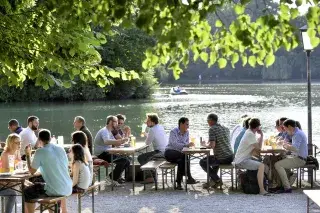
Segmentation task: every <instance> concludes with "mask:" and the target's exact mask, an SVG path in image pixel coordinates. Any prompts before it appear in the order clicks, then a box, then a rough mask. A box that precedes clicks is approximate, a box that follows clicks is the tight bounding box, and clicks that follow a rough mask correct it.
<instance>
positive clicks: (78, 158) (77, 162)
mask: <svg viewBox="0 0 320 213" xmlns="http://www.w3.org/2000/svg"><path fill="white" fill-rule="evenodd" d="M70 154H71V158H72V167H71V174H72V187H73V188H72V192H73V193H83V192H84V191H85V190H86V189H88V187H89V186H90V184H91V182H90V179H91V178H90V170H89V166H88V163H87V162H86V160H85V155H84V149H83V147H82V146H81V145H80V144H75V145H73V146H72V148H71V153H70Z"/></svg>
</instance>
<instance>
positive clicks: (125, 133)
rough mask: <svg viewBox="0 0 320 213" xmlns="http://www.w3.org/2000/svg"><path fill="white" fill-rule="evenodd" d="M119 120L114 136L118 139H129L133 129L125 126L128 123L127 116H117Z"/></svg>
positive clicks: (113, 132)
mask: <svg viewBox="0 0 320 213" xmlns="http://www.w3.org/2000/svg"><path fill="white" fill-rule="evenodd" d="M116 117H117V118H118V125H117V127H116V128H115V129H114V130H113V131H112V134H113V136H114V137H115V138H116V139H121V138H126V137H127V138H128V137H130V135H131V128H130V127H129V126H126V125H124V123H125V121H126V116H125V115H122V114H118V115H116Z"/></svg>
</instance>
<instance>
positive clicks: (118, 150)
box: [107, 143, 149, 194]
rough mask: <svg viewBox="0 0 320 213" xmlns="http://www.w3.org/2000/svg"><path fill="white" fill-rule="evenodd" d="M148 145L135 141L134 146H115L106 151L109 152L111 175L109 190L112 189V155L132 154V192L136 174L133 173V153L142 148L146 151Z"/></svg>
mask: <svg viewBox="0 0 320 213" xmlns="http://www.w3.org/2000/svg"><path fill="white" fill-rule="evenodd" d="M148 147H149V145H146V144H145V143H136V146H134V147H115V148H111V149H108V150H107V152H108V153H110V154H111V169H112V173H111V174H112V175H111V176H112V177H111V182H112V184H111V190H113V166H114V165H113V155H115V154H118V155H123V156H130V155H131V156H132V159H131V162H132V192H133V194H134V192H135V190H134V187H135V182H136V175H135V165H134V160H135V159H134V158H135V153H137V152H141V151H142V150H145V151H147V148H148Z"/></svg>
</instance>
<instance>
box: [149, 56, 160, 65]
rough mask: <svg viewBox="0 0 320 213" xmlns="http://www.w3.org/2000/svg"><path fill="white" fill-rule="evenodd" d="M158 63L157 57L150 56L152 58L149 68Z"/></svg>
mask: <svg viewBox="0 0 320 213" xmlns="http://www.w3.org/2000/svg"><path fill="white" fill-rule="evenodd" d="M158 62H159V57H158V56H156V55H152V56H151V66H155V65H157V64H158Z"/></svg>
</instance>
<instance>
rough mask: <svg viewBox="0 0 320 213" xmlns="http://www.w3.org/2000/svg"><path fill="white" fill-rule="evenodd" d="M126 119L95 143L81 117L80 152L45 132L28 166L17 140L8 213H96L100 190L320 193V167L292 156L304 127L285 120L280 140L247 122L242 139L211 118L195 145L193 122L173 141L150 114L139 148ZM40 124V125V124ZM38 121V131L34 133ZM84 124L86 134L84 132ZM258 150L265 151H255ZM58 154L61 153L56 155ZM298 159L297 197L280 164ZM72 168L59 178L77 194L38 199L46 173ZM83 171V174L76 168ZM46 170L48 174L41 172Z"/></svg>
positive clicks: (5, 165) (6, 171)
mask: <svg viewBox="0 0 320 213" xmlns="http://www.w3.org/2000/svg"><path fill="white" fill-rule="evenodd" d="M121 116H122V115H121ZM121 116H118V117H120V119H119V118H118V117H117V116H108V117H107V119H106V126H105V127H103V128H102V129H100V130H99V131H98V133H97V134H96V136H95V137H94V139H93V138H92V137H91V139H89V138H90V136H89V137H87V136H86V135H85V132H86V131H85V132H82V131H79V130H80V129H83V126H84V124H85V122H84V119H83V118H82V117H81V116H77V117H76V118H75V122H74V125H75V129H76V131H75V132H74V133H72V135H71V137H72V144H65V143H64V140H63V138H64V137H63V136H58V140H57V139H56V138H55V136H51V133H50V131H49V130H46V129H42V130H40V131H39V133H38V138H37V141H38V142H40V146H38V147H36V146H34V147H31V144H30V145H28V146H27V147H26V148H25V150H23V152H21V153H23V155H22V156H21V158H20V153H19V150H21V149H20V148H21V146H23V145H22V144H23V134H19V135H18V134H16V133H12V134H10V135H9V136H8V138H7V141H6V143H2V144H1V149H0V151H1V152H2V155H1V156H2V158H1V161H0V162H1V166H0V168H1V171H0V193H2V192H3V193H2V194H0V196H1V211H2V212H13V211H14V210H15V211H17V206H19V209H20V208H21V212H23V213H25V212H27V213H30V212H33V211H30V209H31V208H30V203H31V204H32V205H34V204H36V203H37V205H36V206H34V207H35V208H36V209H37V210H39V211H40V212H44V211H45V210H52V211H54V212H60V211H61V212H62V213H65V212H70V210H69V211H68V210H67V207H66V206H67V205H66V203H67V200H68V199H70V197H71V196H76V197H77V198H76V199H77V203H78V205H77V212H81V211H82V199H91V210H92V212H94V211H95V196H99V191H100V190H108V189H110V191H111V192H112V191H119V190H121V187H122V186H124V185H127V186H130V185H131V184H132V188H131V187H130V188H131V191H130V194H131V195H132V196H134V195H136V194H141V193H144V191H152V190H154V191H157V190H158V188H159V185H161V186H162V190H184V191H185V192H188V191H194V190H195V187H196V188H199V186H200V185H201V187H200V188H201V190H203V192H204V193H205V192H207V193H210V191H212V190H213V191H216V190H218V191H219V190H223V191H225V190H227V191H228V192H229V193H232V192H239V191H242V192H244V193H247V194H260V195H264V196H270V195H271V196H272V194H273V193H276V194H279V193H291V190H292V189H291V187H293V185H294V183H295V186H296V187H295V189H298V188H302V187H304V188H305V187H310V189H313V187H314V183H315V182H316V171H317V169H318V166H317V165H316V164H314V162H311V163H310V162H307V158H304V157H301V155H303V154H301V153H302V152H299V150H298V153H299V154H298V155H292V153H294V152H297V150H295V149H293V148H291V147H293V146H295V143H296V141H295V140H296V138H295V134H297V132H299V134H303V133H302V131H300V130H299V128H298V127H296V122H295V121H292V120H290V119H287V118H285V119H282V121H280V120H281V119H277V123H276V124H277V125H278V126H277V128H278V129H279V130H281V131H282V130H285V131H282V132H280V133H281V134H280V133H279V134H278V135H270V136H267V137H263V133H262V131H261V129H260V125H261V124H260V121H259V119H257V118H249V117H248V116H246V118H245V119H243V123H242V125H240V130H241V131H239V132H238V133H235V131H232V134H231V136H230V135H229V134H230V133H229V130H228V128H226V127H224V126H222V125H220V124H219V123H218V122H217V121H218V117H217V115H215V114H210V115H208V119H207V122H208V126H209V134H208V137H207V136H206V135H203V136H198V137H194V136H193V135H191V136H190V135H189V131H188V129H189V120H188V119H187V118H185V117H182V118H180V119H179V122H178V124H179V125H178V127H176V128H174V129H173V130H171V131H170V134H169V137H167V134H166V132H165V130H164V128H163V127H162V125H161V126H160V124H159V123H158V122H159V121H158V117H157V115H156V114H147V116H146V117H147V119H146V126H144V128H145V129H146V127H148V128H149V130H148V132H147V130H144V131H146V132H147V133H146V132H143V131H142V132H141V136H143V137H145V140H140V141H137V139H136V137H135V136H134V135H132V134H131V132H130V128H127V127H126V126H124V125H123V123H124V122H123V123H122V124H121V125H122V126H121V128H118V125H119V123H121V121H120V120H121V118H122V117H123V116H122V117H121ZM35 119H37V118H34V120H33V121H35ZM124 120H125V119H124ZM124 120H123V121H124ZM33 121H31V123H30V126H32V125H33ZM119 121H120V122H119ZM77 122H80V123H81V125H82V126H81V125H80V127H77ZM292 122H294V123H292ZM78 129H79V130H78ZM114 130H117V131H114ZM292 131H293V134H291V142H289V141H286V140H287V139H286V137H287V136H289V135H288V134H287V133H291V132H292ZM240 132H242V133H243V134H241V133H240ZM120 133H121V134H120ZM254 133H256V135H255V134H254ZM233 134H235V135H236V136H235V135H233ZM121 135H122V136H121ZM252 136H253V138H252ZM239 137H240V140H239ZM237 138H238V139H237ZM233 139H234V140H233ZM90 140H91V141H90ZM250 140H251V141H250ZM38 142H37V143H38ZM304 143H305V144H304V145H301V146H300V145H299V147H303V146H304V148H301V149H304V150H306V148H305V147H306V141H304ZM301 144H302V142H301ZM255 146H257V147H258V148H257V149H256V148H254V147H255ZM90 149H91V150H90ZM248 149H249V151H248ZM313 149H314V150H313V154H314V155H313V157H314V159H317V157H318V156H317V154H318V153H319V150H318V147H317V146H315V145H314V146H313ZM44 150H46V151H48V153H47V154H46V155H45V156H44V159H40V158H41V157H42V156H41V155H40V154H41V153H42V152H43V151H44ZM53 150H55V152H56V153H51V152H53ZM61 150H63V152H61ZM12 153H14V155H12ZM246 153H247V154H246ZM16 154H17V155H16ZM244 154H245V155H244ZM81 156H82V157H81ZM247 156H248V157H247ZM244 157H245V158H244ZM46 158H47V159H46ZM78 158H79V159H78ZM295 158H298V159H301V160H302V161H303V164H301V165H300V166H289V167H285V168H284V169H285V172H286V176H288V177H287V179H288V181H289V182H290V183H289V187H290V191H289V190H287V191H286V188H284V187H283V178H282V177H281V176H279V174H278V172H279V168H280V167H281V165H280V166H279V162H281V161H282V160H283V159H295ZM21 159H23V160H21ZM39 159H40V160H39ZM48 159H49V162H48ZM76 159H78V160H76ZM308 159H309V157H308ZM61 160H62V161H61ZM309 160H310V159H309ZM37 161H39V162H40V163H37ZM55 161H56V162H55ZM58 162H59V163H58ZM244 162H245V163H244ZM64 163H65V166H63V168H57V171H58V170H59V169H65V168H67V170H66V171H67V176H68V177H59V178H60V179H65V181H67V182H69V181H71V182H73V184H72V185H73V186H72V193H71V191H70V192H67V193H66V194H57V195H52V194H41V196H40V195H39V196H38V197H33V198H32V199H31V198H30V189H33V188H32V187H35V186H37V184H38V180H39V179H45V183H46V184H50V179H48V176H46V172H48V171H50V172H53V173H55V168H54V167H55V166H61V165H59V164H64ZM55 164H58V165H55ZM77 164H79V165H80V168H77V167H75V165H77ZM37 165H39V167H37ZM261 165H262V166H261ZM37 168H38V169H37ZM201 168H202V170H203V171H201ZM261 168H262V170H263V172H262V174H263V176H262V187H263V189H261V188H260V184H261V182H259V181H260V180H259V178H260V176H259V171H260V169H261ZM46 169H47V170H46ZM199 169H200V171H201V172H199ZM38 170H39V171H40V173H38V172H37V171H38ZM79 170H81V172H79ZM90 170H92V171H91V172H90ZM61 171H62V170H61ZM63 171H64V170H63ZM75 171H76V172H75ZM86 171H88V173H86ZM310 172H311V175H310ZM90 173H92V177H90V176H91V175H90ZM83 174H87V175H83ZM183 176H184V178H183ZM194 177H196V178H194ZM292 177H293V178H292ZM305 178H310V179H309V181H310V182H309V183H307V182H306V181H304V180H306V179H305ZM75 179H77V180H75ZM46 180H47V181H46ZM199 180H200V181H201V183H200V181H199ZM42 181H43V180H42ZM83 182H87V183H88V184H87V185H86V186H85V189H84V187H83V185H81V184H82V183H83ZM126 182H127V183H126ZM128 182H129V183H128ZM137 182H139V184H137ZM62 183H63V182H62ZM125 183H126V184H125ZM70 184H71V183H70ZM70 186H71V185H70ZM79 186H81V187H79ZM67 187H69V186H67ZM261 190H262V191H261ZM9 192H10V193H12V192H14V193H13V194H10V193H9ZM36 193H38V191H37V192H36ZM36 193H35V195H37V194H36ZM154 193H156V192H154ZM305 193H306V194H307V195H308V196H309V198H310V200H313V198H314V192H308V191H306V192H305ZM86 195H90V196H86ZM16 196H21V204H20V203H18V202H17V200H16V199H15V197H16ZM12 197H14V200H13V204H14V205H11V206H10V205H8V203H9V202H10V200H9V199H8V198H12ZM90 197H91V198H90ZM11 202H12V201H11ZM308 203H309V200H308ZM28 205H29V206H28ZM308 205H309V204H308ZM20 206H21V207H20ZM9 208H12V209H9Z"/></svg>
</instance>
